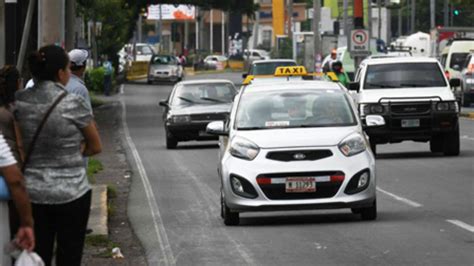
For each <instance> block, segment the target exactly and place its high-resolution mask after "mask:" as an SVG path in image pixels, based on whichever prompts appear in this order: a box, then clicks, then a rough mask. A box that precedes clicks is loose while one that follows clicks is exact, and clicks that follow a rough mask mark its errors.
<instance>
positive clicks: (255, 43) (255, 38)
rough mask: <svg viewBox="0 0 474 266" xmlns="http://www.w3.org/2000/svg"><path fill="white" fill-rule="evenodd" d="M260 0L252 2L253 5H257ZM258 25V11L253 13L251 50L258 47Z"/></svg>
mask: <svg viewBox="0 0 474 266" xmlns="http://www.w3.org/2000/svg"><path fill="white" fill-rule="evenodd" d="M259 2H260V0H254V3H255V4H257V5H258V4H259ZM259 24H260V11H259V10H257V11H255V22H254V24H253V45H252V46H253V47H252V48H253V49H255V48H257V46H258V26H260V25H259Z"/></svg>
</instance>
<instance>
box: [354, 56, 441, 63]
mask: <svg viewBox="0 0 474 266" xmlns="http://www.w3.org/2000/svg"><path fill="white" fill-rule="evenodd" d="M437 62H438V60H437V59H436V58H430V57H384V58H373V59H370V58H369V59H365V60H364V61H363V63H364V64H365V65H385V64H396V63H437Z"/></svg>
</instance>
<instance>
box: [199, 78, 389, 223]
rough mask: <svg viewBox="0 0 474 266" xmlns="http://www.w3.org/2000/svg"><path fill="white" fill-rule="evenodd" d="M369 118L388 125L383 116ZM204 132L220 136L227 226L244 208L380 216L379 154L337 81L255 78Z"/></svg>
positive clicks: (222, 203) (247, 209)
mask: <svg viewBox="0 0 474 266" xmlns="http://www.w3.org/2000/svg"><path fill="white" fill-rule="evenodd" d="M367 119H368V124H369V125H373V126H377V125H383V124H384V120H383V118H382V117H381V116H369V117H368V118H367ZM207 132H208V133H211V134H215V135H220V136H221V137H220V150H219V165H218V174H219V177H220V180H221V215H222V217H223V219H224V223H225V224H226V225H236V224H238V223H239V213H241V212H252V211H280V210H301V209H332V208H351V209H352V211H353V213H358V214H359V213H360V214H361V216H362V219H364V220H373V219H375V218H376V216H377V208H376V195H375V194H376V193H375V191H376V189H375V160H374V155H373V154H372V152H371V150H370V148H368V147H369V144H368V141H367V138H366V136H365V134H364V131H363V129H362V124H361V121H360V120H359V118H358V116H357V110H356V108H355V106H354V104H353V102H352V100H351V98H350V97H349V95H348V94H347V92H346V91H345V90H344V89H342V87H341V85H339V84H338V83H333V82H328V81H304V80H300V81H295V80H289V81H286V82H285V81H283V82H282V81H280V82H275V83H272V84H268V83H265V84H250V85H248V87H247V88H246V89H245V90H241V91H240V93H239V94H238V95H237V96H236V98H235V101H234V104H233V108H232V111H231V115H230V117H229V119H228V120H227V121H225V122H223V121H215V122H212V123H210V124H209V125H208V126H207Z"/></svg>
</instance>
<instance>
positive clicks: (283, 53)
mask: <svg viewBox="0 0 474 266" xmlns="http://www.w3.org/2000/svg"><path fill="white" fill-rule="evenodd" d="M279 42H280V49H279V50H277V49H276V48H274V49H273V50H272V58H284V59H291V58H293V44H292V40H291V39H289V38H285V39H281V40H279Z"/></svg>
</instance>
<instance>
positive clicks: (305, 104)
mask: <svg viewBox="0 0 474 266" xmlns="http://www.w3.org/2000/svg"><path fill="white" fill-rule="evenodd" d="M356 123H357V120H356V118H355V116H354V113H353V111H352V108H351V106H350V103H349V99H348V98H347V97H346V95H345V94H344V93H342V92H340V91H336V90H318V91H315V90H298V91H291V90H284V91H276V92H275V91H269V92H253V93H247V94H244V95H242V98H241V99H240V102H239V106H238V109H237V116H236V122H235V127H236V128H237V129H239V130H258V129H271V128H295V127H336V126H353V125H355V124H356Z"/></svg>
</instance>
